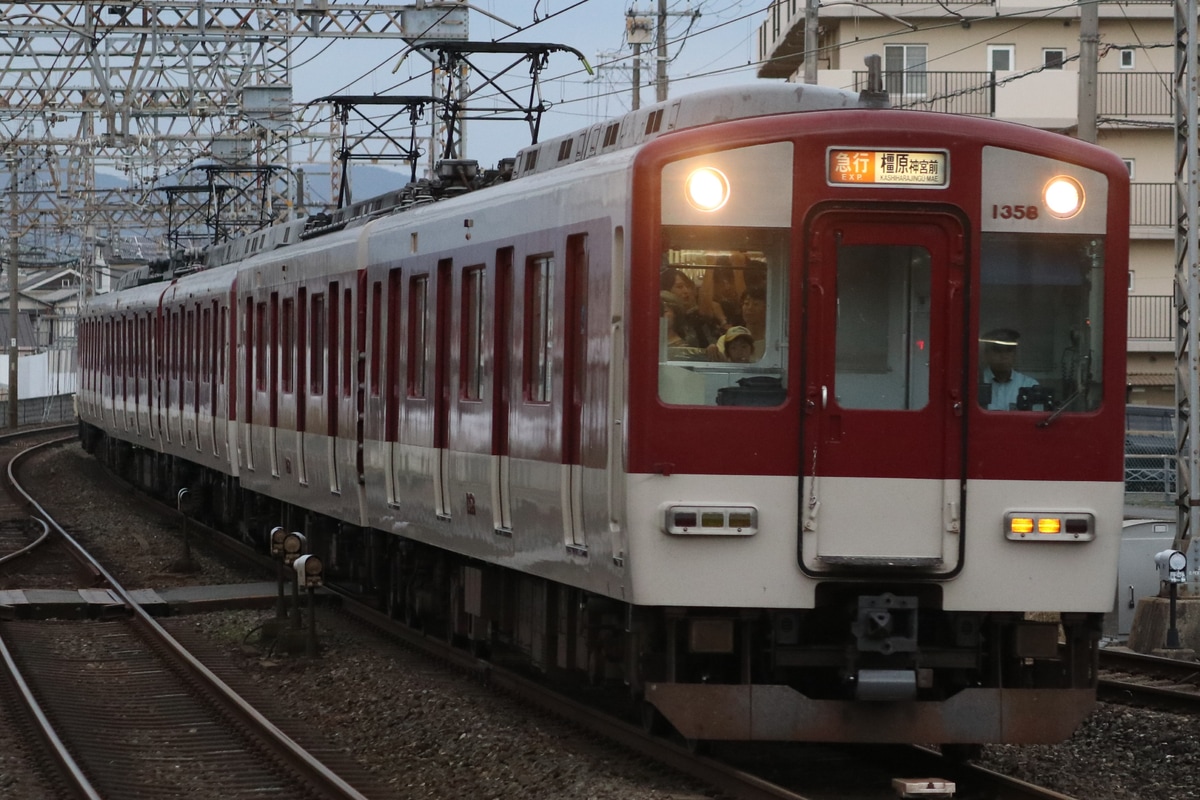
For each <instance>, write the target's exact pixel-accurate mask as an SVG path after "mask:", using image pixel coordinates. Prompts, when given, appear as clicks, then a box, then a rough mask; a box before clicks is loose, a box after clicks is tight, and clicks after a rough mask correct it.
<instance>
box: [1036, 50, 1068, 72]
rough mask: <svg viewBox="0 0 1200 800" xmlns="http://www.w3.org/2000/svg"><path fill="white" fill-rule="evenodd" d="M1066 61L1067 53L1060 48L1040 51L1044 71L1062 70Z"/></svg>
mask: <svg viewBox="0 0 1200 800" xmlns="http://www.w3.org/2000/svg"><path fill="white" fill-rule="evenodd" d="M1066 61H1067V51H1066V50H1063V49H1062V48H1061V47H1047V48H1046V49H1044V50H1042V65H1043V66H1045V68H1046V69H1062V68H1063V64H1065V63H1066Z"/></svg>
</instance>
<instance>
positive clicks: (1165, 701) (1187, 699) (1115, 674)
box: [1098, 649, 1200, 715]
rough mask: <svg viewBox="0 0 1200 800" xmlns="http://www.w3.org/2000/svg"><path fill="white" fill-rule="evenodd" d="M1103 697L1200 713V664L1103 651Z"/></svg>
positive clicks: (1122, 651)
mask: <svg viewBox="0 0 1200 800" xmlns="http://www.w3.org/2000/svg"><path fill="white" fill-rule="evenodd" d="M1100 667H1101V670H1102V673H1101V677H1100V686H1099V689H1098V694H1099V697H1100V699H1102V700H1107V701H1109V702H1113V703H1124V704H1127V705H1136V706H1140V707H1144V708H1155V709H1158V710H1160V711H1173V712H1176V713H1185V714H1197V715H1200V663H1198V662H1195V661H1181V660H1179V659H1174V658H1163V657H1161V656H1153V655H1146V654H1143V653H1135V652H1133V651H1131V650H1111V649H1110V650H1102V651H1100Z"/></svg>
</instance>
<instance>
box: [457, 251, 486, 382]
mask: <svg viewBox="0 0 1200 800" xmlns="http://www.w3.org/2000/svg"><path fill="white" fill-rule="evenodd" d="M483 276H484V273H483V267H482V266H475V267H467V268H466V269H464V270H463V288H462V330H461V332H460V333H461V337H462V338H461V341H462V348H461V349H462V352H461V353H460V354H459V369H460V370H461V374H460V375H459V392H460V394H461V396H462V398H463V399H464V400H481V399H482V398H483V307H484V296H483V295H484V284H483Z"/></svg>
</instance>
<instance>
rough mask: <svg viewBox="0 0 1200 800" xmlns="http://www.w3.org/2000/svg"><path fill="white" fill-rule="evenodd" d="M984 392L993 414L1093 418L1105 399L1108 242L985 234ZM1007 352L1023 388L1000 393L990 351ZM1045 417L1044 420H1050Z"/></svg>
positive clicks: (1002, 389)
mask: <svg viewBox="0 0 1200 800" xmlns="http://www.w3.org/2000/svg"><path fill="white" fill-rule="evenodd" d="M980 253H981V258H980V277H981V283H982V288H981V291H980V299H979V330H978V339H979V362H978V363H979V368H978V369H979V390H978V394H977V401H978V403H979V405H980V406H982V407H983V408H985V409H987V410H989V411H1035V412H1046V411H1060V410H1061V411H1062V412H1064V413H1070V412H1079V411H1092V410H1094V409H1096V408H1098V407H1099V406H1100V403H1101V401H1102V399H1103V388H1104V387H1103V384H1102V376H1103V370H1102V364H1103V355H1104V354H1103V350H1102V345H1103V341H1104V323H1105V320H1104V241H1103V237H1100V236H1094V235H1087V234H1080V235H1055V236H1053V237H1051V236H1045V235H1038V234H1027V233H1019V234H1014V233H995V232H993V233H984V234H983V236H982V239H981V242H980ZM997 346H999V347H1001V348H1007V349H1008V351H1009V353H1008V355H1009V358H1010V359H1011V360H1012V365H1011V366H1009V365H1008V364H1007V363H1006V364H1003V365H1001V366H999V367H997V370H998V371H1000V372H1003V371H1005V370H1008V369H1011V370H1013V377H1014V379H1016V380H1017V381H1018V382H1019V384H1020V385H1016V386H1014V385H1012V380H1013V379H1010V381H1008V382H1004V381H1001V383H1008V385H1007V386H1002V387H998V386H997V384H996V382H995V381H994V380H993V377H994V376H993V375H990V374H989V369H990V367H989V363H988V355H989V354H988V351H989V349H995V348H996V347H997ZM1042 416H1044V414H1043V415H1042Z"/></svg>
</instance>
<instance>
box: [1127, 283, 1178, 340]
mask: <svg viewBox="0 0 1200 800" xmlns="http://www.w3.org/2000/svg"><path fill="white" fill-rule="evenodd" d="M1175 326H1176V321H1175V298H1174V297H1172V296H1171V295H1169V294H1140V295H1132V296H1130V298H1129V321H1128V325H1127V327H1126V331H1127V332H1128V336H1129V338H1130V339H1159V340H1163V341H1174V339H1175Z"/></svg>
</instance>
